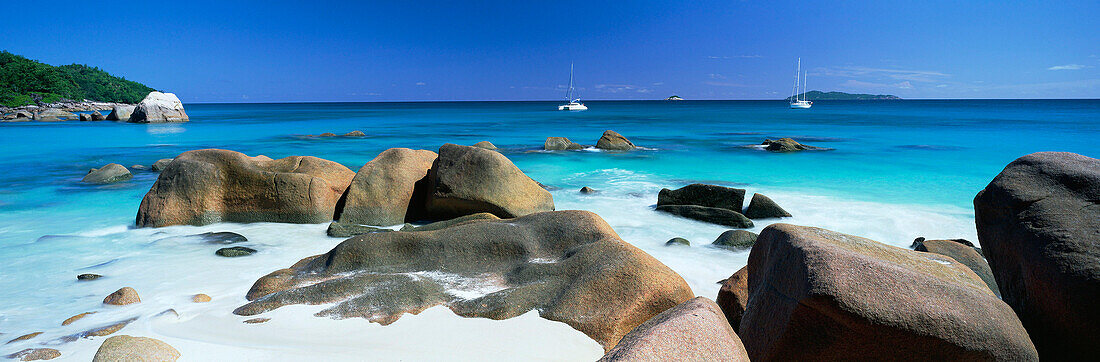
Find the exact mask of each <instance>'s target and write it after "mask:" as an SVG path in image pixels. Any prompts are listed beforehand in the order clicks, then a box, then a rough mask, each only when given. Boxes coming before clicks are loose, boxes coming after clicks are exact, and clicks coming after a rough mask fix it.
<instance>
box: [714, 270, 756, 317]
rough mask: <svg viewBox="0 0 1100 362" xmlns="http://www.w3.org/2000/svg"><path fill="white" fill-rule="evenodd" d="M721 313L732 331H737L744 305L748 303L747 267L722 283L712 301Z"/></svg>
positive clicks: (743, 312) (743, 313)
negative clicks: (720, 309)
mask: <svg viewBox="0 0 1100 362" xmlns="http://www.w3.org/2000/svg"><path fill="white" fill-rule="evenodd" d="M714 302H715V303H717V304H718V307H719V308H722V313H723V314H725V315H726V320H729V322H730V326H731V327H733V330H734V331H735V332H736V331H739V330H740V325H741V316H743V315H745V305H747V304H748V302H749V267H748V266H744V267H741V269H739V270H737V272H736V273H733V275H731V276H730V277H729V278H726V280H723V281H722V288H721V289H719V290H718V297H716V298H715V299H714Z"/></svg>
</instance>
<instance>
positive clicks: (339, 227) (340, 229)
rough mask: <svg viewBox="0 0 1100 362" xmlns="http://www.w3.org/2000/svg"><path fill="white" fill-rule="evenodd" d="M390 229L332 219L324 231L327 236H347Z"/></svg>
mask: <svg viewBox="0 0 1100 362" xmlns="http://www.w3.org/2000/svg"><path fill="white" fill-rule="evenodd" d="M380 231H381V232H385V231H390V230H389V229H383V228H376V227H373V226H366V225H359V224H351V223H346V222H339V221H333V222H331V223H329V224H328V230H327V231H325V233H326V234H328V236H331V237H334V238H347V237H352V236H356V235H363V234H366V233H375V232H380Z"/></svg>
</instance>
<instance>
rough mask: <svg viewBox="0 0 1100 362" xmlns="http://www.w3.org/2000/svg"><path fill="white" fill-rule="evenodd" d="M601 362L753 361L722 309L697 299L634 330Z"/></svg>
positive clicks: (684, 303) (707, 301)
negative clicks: (750, 359) (723, 314)
mask: <svg viewBox="0 0 1100 362" xmlns="http://www.w3.org/2000/svg"><path fill="white" fill-rule="evenodd" d="M600 361H744V362H748V361H749V356H748V354H747V353H746V352H745V346H744V345H742V344H741V339H740V338H737V334H736V333H734V331H733V329H732V328H730V323H729V322H728V321H726V317H724V316H722V310H721V309H719V308H718V305H715V304H714V302H713V301H711V300H710V299H707V298H705V297H695V298H692V299H689V300H688V301H686V302H683V303H680V305H677V306H675V307H672V308H670V309H669V310H666V311H664V312H661V314H658V315H657V316H656V317H653V318H652V319H650V320H648V321H646V322H645V323H642V325H640V326H638V327H637V328H634V330H633V331H630V333H629V334H627V335H626V336H624V337H623V339H622V340H620V341H619V344H618V345H616V346H615V348H613V349H611V351H609V352H607V354H605V355H604V356H603V358H601V359H600Z"/></svg>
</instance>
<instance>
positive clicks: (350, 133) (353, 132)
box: [344, 130, 367, 137]
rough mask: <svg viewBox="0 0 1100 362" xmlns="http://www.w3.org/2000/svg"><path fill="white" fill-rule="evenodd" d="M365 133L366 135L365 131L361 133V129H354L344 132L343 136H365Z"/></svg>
mask: <svg viewBox="0 0 1100 362" xmlns="http://www.w3.org/2000/svg"><path fill="white" fill-rule="evenodd" d="M366 135H367V134H366V133H363V131H360V130H354V131H351V132H348V133H345V134H344V137H364V136H366Z"/></svg>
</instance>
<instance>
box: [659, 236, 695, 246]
mask: <svg viewBox="0 0 1100 362" xmlns="http://www.w3.org/2000/svg"><path fill="white" fill-rule="evenodd" d="M665 245H691V242H690V241H688V239H684V238H672V239H668V241H666V242H665Z"/></svg>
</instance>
